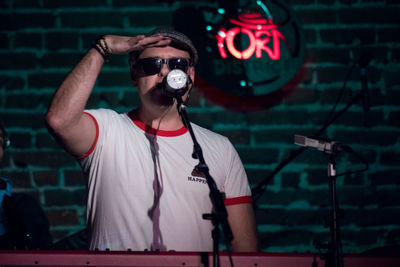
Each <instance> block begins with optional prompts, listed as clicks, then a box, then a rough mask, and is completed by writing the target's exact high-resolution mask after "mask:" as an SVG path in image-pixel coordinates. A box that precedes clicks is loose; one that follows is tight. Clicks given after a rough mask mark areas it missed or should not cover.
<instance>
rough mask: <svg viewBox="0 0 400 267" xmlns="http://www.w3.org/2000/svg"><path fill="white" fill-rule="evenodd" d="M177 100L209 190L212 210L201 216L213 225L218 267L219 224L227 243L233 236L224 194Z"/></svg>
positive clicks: (183, 106) (199, 167)
mask: <svg viewBox="0 0 400 267" xmlns="http://www.w3.org/2000/svg"><path fill="white" fill-rule="evenodd" d="M174 97H175V99H176V100H177V108H178V112H179V115H180V116H181V118H182V121H183V124H184V125H185V126H186V128H187V129H188V130H189V133H190V136H191V138H192V140H193V148H194V151H193V156H195V158H197V159H198V160H199V164H198V165H197V166H196V168H197V170H198V171H200V172H201V173H203V174H204V176H205V178H206V181H207V184H208V187H209V189H210V199H211V203H212V205H213V210H212V212H211V213H206V214H203V219H205V220H211V222H212V224H213V225H214V229H213V230H212V238H213V267H219V266H220V261H219V251H218V244H219V225H220V224H221V227H222V230H223V232H224V235H225V239H226V240H227V241H229V242H230V241H232V239H233V234H232V230H231V228H230V226H229V223H228V219H227V218H228V213H227V211H226V208H225V204H224V198H225V196H224V193H221V192H220V191H219V190H218V188H217V185H216V183H215V181H214V179H213V178H212V176H211V175H210V172H209V168H208V166H207V164H206V162H205V160H204V157H203V151H202V149H201V147H200V145H199V143H198V142H197V140H196V137H195V135H194V132H193V129H192V126H191V125H190V121H189V118H188V115H187V112H186V106H185V103H184V101H183V100H182V97H181V96H179V95H178V96H174Z"/></svg>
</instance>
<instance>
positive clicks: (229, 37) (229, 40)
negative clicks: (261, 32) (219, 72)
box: [226, 27, 256, 59]
mask: <svg viewBox="0 0 400 267" xmlns="http://www.w3.org/2000/svg"><path fill="white" fill-rule="evenodd" d="M239 32H242V33H245V34H247V36H248V37H249V39H250V45H249V47H248V48H247V49H245V50H244V51H243V52H240V51H238V50H237V49H236V48H235V45H234V43H233V41H234V39H235V36H236V35H237V34H238V33H239ZM226 46H227V47H228V50H229V52H231V54H232V55H233V56H234V57H236V58H238V59H248V58H250V57H251V56H252V55H253V53H254V50H255V49H256V38H255V37H254V35H253V33H252V32H251V31H250V30H248V29H246V28H238V27H235V28H232V29H230V30H229V31H228V32H227V33H226Z"/></svg>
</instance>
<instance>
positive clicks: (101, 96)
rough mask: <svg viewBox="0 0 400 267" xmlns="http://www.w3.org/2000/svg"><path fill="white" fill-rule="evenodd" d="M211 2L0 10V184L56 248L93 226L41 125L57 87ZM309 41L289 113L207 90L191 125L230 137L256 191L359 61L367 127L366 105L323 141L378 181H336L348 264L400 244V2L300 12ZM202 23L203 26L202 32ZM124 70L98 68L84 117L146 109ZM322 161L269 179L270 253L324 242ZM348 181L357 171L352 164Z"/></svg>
mask: <svg viewBox="0 0 400 267" xmlns="http://www.w3.org/2000/svg"><path fill="white" fill-rule="evenodd" d="M211 2H212V1H205V0H204V1H203V2H202V1H156V0H153V1H128V0H125V1H123V0H119V1H118V0H98V1H93V0H79V1H78V0H74V1H62V0H8V1H7V0H5V1H2V2H1V3H0V7H1V9H0V119H1V120H2V121H3V122H4V123H5V125H6V127H7V129H8V131H9V133H10V134H11V140H12V144H13V146H12V148H11V149H10V150H8V151H7V152H6V156H5V159H4V162H3V166H2V169H1V176H4V177H9V178H11V179H12V180H13V183H14V187H15V191H16V192H26V193H29V194H31V195H33V196H34V197H35V198H36V199H37V200H38V201H39V202H40V203H41V205H42V207H43V208H44V210H45V212H46V214H47V215H48V217H49V220H50V224H51V232H52V235H53V237H54V239H55V241H57V240H60V239H62V238H65V237H67V236H69V235H71V234H73V233H75V232H77V231H79V230H81V229H83V228H84V226H85V206H84V205H85V185H84V181H83V179H82V177H81V174H80V171H79V167H78V165H77V164H76V162H75V160H74V159H73V158H72V157H71V156H69V155H68V154H66V153H65V152H64V151H63V150H61V149H60V148H59V147H58V145H57V144H56V143H55V142H54V140H53V139H52V138H51V136H50V135H49V134H48V132H47V130H46V129H45V126H44V114H45V112H46V109H47V106H48V104H49V102H50V99H51V97H52V95H53V93H54V91H55V89H56V88H57V87H58V86H59V85H60V83H61V82H62V80H63V79H64V77H65V76H66V74H67V73H68V72H69V71H70V70H71V68H72V67H73V66H74V65H75V64H76V63H77V62H78V61H79V59H80V57H81V56H82V55H83V54H84V53H85V51H87V49H88V48H89V47H90V43H91V42H92V41H93V40H94V38H95V37H96V36H97V35H98V34H106V33H110V34H124V35H135V34H138V33H143V32H147V31H148V30H150V29H152V28H154V27H155V26H157V25H159V24H171V25H172V22H173V12H174V10H176V9H178V8H180V7H183V6H190V5H201V4H204V5H210V4H211ZM287 2H288V4H289V5H290V6H291V7H292V9H293V10H295V12H296V13H297V15H298V16H299V17H300V20H301V22H302V24H303V30H304V35H305V41H306V58H305V64H304V68H305V74H304V75H303V78H302V81H301V83H300V84H299V85H298V87H297V89H296V90H295V92H294V93H293V94H291V95H290V96H289V97H287V98H286V99H285V100H284V101H283V102H282V103H281V104H279V105H277V106H274V107H272V108H269V109H268V110H262V111H258V112H248V113H246V112H234V111H230V110H227V109H225V108H223V107H221V106H218V105H216V104H214V103H212V102H211V101H209V100H207V99H206V98H204V97H203V95H202V94H201V93H199V92H194V93H193V94H192V96H191V108H190V109H189V112H190V114H189V115H190V118H191V119H192V120H193V121H194V122H196V123H198V124H200V125H202V126H204V127H207V128H210V129H212V130H214V131H216V132H219V133H221V134H224V135H226V136H228V137H229V138H230V140H231V141H232V142H233V143H234V145H235V147H236V148H237V150H238V152H239V154H240V156H241V158H242V161H243V162H244V164H245V168H246V170H247V173H248V176H249V180H250V182H251V185H252V186H253V187H254V186H256V185H257V184H258V183H260V182H261V181H262V180H264V179H265V178H266V177H268V175H269V174H270V173H271V172H272V171H273V170H274V169H275V167H276V166H277V165H278V164H279V163H280V162H281V161H283V160H284V159H286V158H287V157H288V156H289V155H290V153H291V152H292V151H294V150H296V149H297V147H295V146H294V145H293V135H294V134H302V135H311V134H313V133H314V132H315V131H317V130H318V129H319V128H320V127H321V126H322V124H323V123H324V122H325V120H326V118H327V116H328V114H329V111H330V110H331V108H332V106H333V104H334V103H335V100H336V97H337V95H338V93H339V91H340V88H341V86H342V85H343V82H344V79H345V76H346V73H347V72H348V70H349V68H350V66H351V65H352V63H353V62H354V61H355V60H356V59H357V58H358V56H359V55H360V54H361V53H362V52H363V51H366V50H369V51H372V52H373V60H372V62H371V63H370V65H369V67H368V72H369V88H370V96H371V104H372V107H371V118H370V119H371V120H370V123H371V126H370V127H364V126H363V123H362V122H363V116H364V115H363V109H362V106H361V103H357V104H356V105H354V106H353V107H351V108H350V109H349V111H348V112H346V114H345V115H344V116H343V117H341V118H340V119H339V120H338V121H337V122H336V123H335V124H334V125H332V126H331V127H329V128H328V129H327V131H326V133H325V135H326V136H328V137H330V138H333V139H335V140H339V141H341V142H343V143H345V144H348V145H350V146H351V147H352V148H353V149H354V150H356V151H358V152H360V153H361V154H362V155H363V156H364V157H365V158H367V159H368V162H369V163H370V168H369V170H368V172H366V173H361V174H354V175H348V176H344V177H340V178H338V181H337V186H338V201H339V204H340V206H341V209H342V212H341V221H342V238H343V246H344V251H345V252H362V251H364V250H367V249H371V248H374V247H380V246H390V245H396V244H397V245H398V244H400V215H399V214H400V175H399V170H400V152H399V149H400V140H399V133H400V119H399V115H400V107H399V104H400V75H399V70H400V28H399V23H400V16H399V14H400V2H398V1H395V0H386V1H385V0H375V1H368V0H351V1H350V0H307V1H302V0H301V1H300V0H297V1H296V0H290V1H287ZM192 23H194V22H192ZM360 88H361V85H360V77H359V69H357V68H356V69H355V70H354V71H353V73H352V75H351V76H350V79H349V81H348V83H347V90H346V91H345V94H344V97H343V99H342V101H341V102H340V103H339V105H338V109H341V108H343V107H344V106H345V104H346V103H348V102H349V101H350V100H351V98H352V96H354V95H356V94H357V93H358V92H359V91H360ZM138 101H139V100H138V96H137V93H136V89H133V88H132V87H131V82H130V80H129V73H128V69H127V58H126V57H124V56H113V58H112V59H111V61H110V62H108V63H107V64H106V66H105V67H104V68H103V69H102V72H101V74H100V77H99V79H98V82H97V84H96V88H95V90H94V92H93V94H92V96H91V98H90V101H89V103H88V107H90V108H97V107H107V108H113V109H116V110H118V111H125V110H129V109H131V108H132V107H133V106H136V105H137V103H138ZM326 166H327V163H326V158H325V157H324V155H322V154H321V153H320V152H317V151H315V150H308V151H306V152H304V153H302V154H301V155H300V156H299V157H297V158H296V159H295V160H293V161H292V162H290V164H288V165H287V166H286V167H285V168H284V169H283V170H281V171H280V172H278V173H277V175H275V176H274V177H273V179H272V180H271V181H269V183H268V185H267V187H266V190H265V193H264V194H263V195H262V196H261V198H260V200H259V201H258V202H257V209H256V216H257V223H258V229H259V233H260V241H261V247H262V249H263V251H281V252H292V251H299V252H305V251H313V252H316V250H315V248H314V247H313V245H312V243H313V240H321V241H324V240H327V239H328V238H329V229H328V228H326V227H324V222H325V223H326V222H327V221H328V220H329V217H328V216H329V211H330V202H329V199H330V198H329V197H330V196H329V190H328V182H327V178H326ZM338 167H339V169H340V171H343V170H346V169H348V168H349V167H351V168H357V167H360V165H359V164H357V161H356V160H355V159H353V158H352V157H347V156H346V155H344V156H342V157H341V158H339V159H338Z"/></svg>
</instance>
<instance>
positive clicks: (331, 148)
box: [294, 134, 344, 154]
mask: <svg viewBox="0 0 400 267" xmlns="http://www.w3.org/2000/svg"><path fill="white" fill-rule="evenodd" d="M294 143H295V144H296V145H299V146H303V147H312V148H316V149H318V150H319V151H322V152H324V153H327V154H337V153H338V152H340V151H342V150H344V146H343V145H341V144H339V143H337V142H335V141H330V140H322V139H311V138H308V137H306V136H303V135H297V134H296V135H295V136H294Z"/></svg>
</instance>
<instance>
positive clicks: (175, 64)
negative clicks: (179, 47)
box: [168, 58, 189, 72]
mask: <svg viewBox="0 0 400 267" xmlns="http://www.w3.org/2000/svg"><path fill="white" fill-rule="evenodd" d="M188 66H189V62H188V60H187V59H186V58H171V59H169V62H168V67H169V69H170V70H174V69H180V70H183V71H184V72H186V71H187V69H188Z"/></svg>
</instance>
